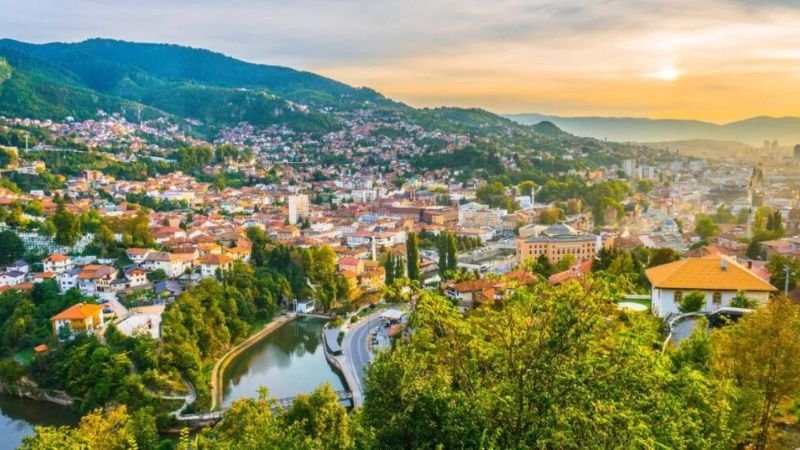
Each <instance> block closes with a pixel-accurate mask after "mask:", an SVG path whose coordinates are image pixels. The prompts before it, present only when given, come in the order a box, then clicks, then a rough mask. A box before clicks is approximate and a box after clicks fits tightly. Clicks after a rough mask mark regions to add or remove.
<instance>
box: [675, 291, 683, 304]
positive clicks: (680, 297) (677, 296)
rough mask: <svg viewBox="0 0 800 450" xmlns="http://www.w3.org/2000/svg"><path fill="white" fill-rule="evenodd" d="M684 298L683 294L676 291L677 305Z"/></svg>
mask: <svg viewBox="0 0 800 450" xmlns="http://www.w3.org/2000/svg"><path fill="white" fill-rule="evenodd" d="M682 298H683V292H681V291H675V303H680V302H681V299H682Z"/></svg>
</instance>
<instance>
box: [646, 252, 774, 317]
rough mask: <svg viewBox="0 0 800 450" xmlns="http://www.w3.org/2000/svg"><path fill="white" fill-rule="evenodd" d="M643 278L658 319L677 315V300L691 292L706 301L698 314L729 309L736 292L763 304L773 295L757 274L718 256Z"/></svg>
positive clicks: (684, 261)
mask: <svg viewBox="0 0 800 450" xmlns="http://www.w3.org/2000/svg"><path fill="white" fill-rule="evenodd" d="M645 274H646V275H647V279H648V280H650V284H651V285H652V292H651V304H652V310H653V313H654V314H656V315H658V316H659V317H669V316H672V315H675V314H680V311H679V309H678V305H679V304H680V301H681V299H682V298H683V296H684V295H686V294H688V293H690V292H694V291H697V292H702V293H703V294H704V295H705V297H706V303H705V305H704V306H703V308H701V310H700V312H713V311H716V310H717V309H719V308H722V307H727V306H730V302H731V299H733V297H734V296H736V294H737V292H739V291H742V292H744V294H745V295H746V296H747V297H750V298H753V299H755V300H758V301H759V302H760V303H766V302H767V300H768V299H769V295H770V293H772V292H775V291H777V289H776V288H775V287H774V286H772V285H771V284H769V283H768V282H767V281H765V280H764V279H762V278H761V277H759V276H758V275H757V274H755V273H753V272H752V271H750V270H748V269H747V268H746V267H744V266H742V265H740V264H739V263H737V262H735V261H734V260H732V259H730V258H728V257H726V256H723V255H719V254H716V255H709V256H707V257H704V258H687V259H682V260H679V261H675V262H671V263H668V264H662V265H660V266H656V267H652V268H650V269H647V270H646V271H645Z"/></svg>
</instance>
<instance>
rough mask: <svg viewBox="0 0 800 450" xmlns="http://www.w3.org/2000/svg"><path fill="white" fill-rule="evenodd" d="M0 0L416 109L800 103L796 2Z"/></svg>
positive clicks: (87, 27) (589, 109) (685, 111)
mask: <svg viewBox="0 0 800 450" xmlns="http://www.w3.org/2000/svg"><path fill="white" fill-rule="evenodd" d="M699 3H702V4H699ZM0 10H2V11H3V13H2V14H0V30H2V35H3V36H4V37H11V38H15V39H20V40H26V41H32V42H48V41H78V40H83V39H86V38H90V37H110V38H118V39H125V40H134V41H148V42H170V43H177V44H186V45H191V46H195V47H204V48H210V49H213V50H216V51H220V52H223V53H226V54H229V55H231V56H235V57H238V58H242V59H246V60H249V61H253V62H260V63H266V64H279V65H286V66H291V67H295V68H300V69H305V70H310V71H313V72H318V73H321V74H324V75H327V76H329V77H332V78H335V79H338V80H341V81H344V82H347V83H349V84H352V85H359V86H361V85H363V86H369V87H372V88H375V89H377V90H378V91H380V92H381V93H383V94H385V95H387V96H390V97H392V98H395V99H398V100H401V101H405V102H407V103H409V104H411V105H414V106H439V105H454V106H477V107H483V108H486V109H489V110H492V111H495V112H502V113H519V112H540V113H547V114H559V115H601V116H637V117H653V118H693V119H701V120H709V121H715V122H725V121H731V120H736V119H741V118H744V117H749V116H755V115H772V116H784V115H798V114H800V112H798V106H797V105H800V88H799V87H800V83H799V82H800V64H798V63H799V62H800V26H798V24H799V23H800V2H797V1H791V0H790V1H767V2H764V1H760V2H756V1H744V0H741V1H728V0H711V1H704V2H696V1H689V0H673V1H647V0H633V1H617V0H609V1H603V2H600V1H596V2H586V1H575V0H562V1H540V0H539V1H520V0H497V1H494V2H485V1H479V0H459V1H455V0H426V1H420V0H403V1H400V0H388V1H380V2H375V1H366V0H296V1H292V2H283V1H255V0H234V1H229V2H216V1H209V0H200V1H198V0H193V1H189V0H173V1H163V0H159V1H156V0H139V1H136V2H132V1H117V2H101V1H96V0H75V1H70V2H69V3H68V5H67V4H65V2H63V1H54V0H44V1H36V2H30V1H24V2H23V1H8V0H3V1H0Z"/></svg>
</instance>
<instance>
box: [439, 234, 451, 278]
mask: <svg viewBox="0 0 800 450" xmlns="http://www.w3.org/2000/svg"><path fill="white" fill-rule="evenodd" d="M436 250H437V251H438V252H439V276H441V277H444V273H445V271H447V269H449V268H450V266H449V264H448V260H447V257H448V254H447V232H446V231H445V232H442V233H441V234H439V238H438V239H437V240H436Z"/></svg>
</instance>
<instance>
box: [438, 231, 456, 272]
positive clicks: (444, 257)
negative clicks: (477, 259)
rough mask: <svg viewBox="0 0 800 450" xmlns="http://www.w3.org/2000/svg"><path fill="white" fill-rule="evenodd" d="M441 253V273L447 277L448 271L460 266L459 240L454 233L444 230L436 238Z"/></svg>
mask: <svg viewBox="0 0 800 450" xmlns="http://www.w3.org/2000/svg"><path fill="white" fill-rule="evenodd" d="M436 250H437V252H438V254H439V275H440V276H441V277H443V278H444V277H445V276H446V275H447V272H448V271H453V270H456V268H457V267H458V240H457V238H456V235H455V234H454V233H450V232H447V231H443V232H442V233H440V234H439V237H438V238H437V240H436Z"/></svg>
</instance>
